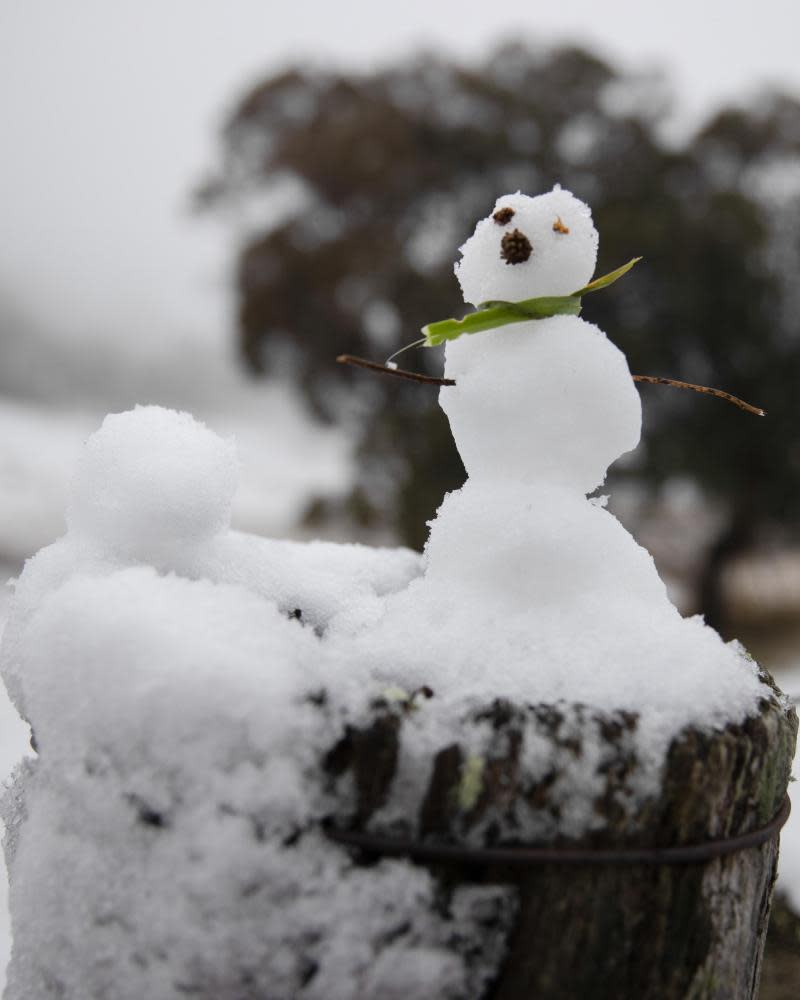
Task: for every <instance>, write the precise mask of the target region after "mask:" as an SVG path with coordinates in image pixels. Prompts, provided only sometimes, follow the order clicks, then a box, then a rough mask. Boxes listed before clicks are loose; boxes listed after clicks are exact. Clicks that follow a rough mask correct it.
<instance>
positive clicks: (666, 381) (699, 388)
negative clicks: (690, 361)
mask: <svg viewBox="0 0 800 1000" xmlns="http://www.w3.org/2000/svg"><path fill="white" fill-rule="evenodd" d="M632 378H633V381H634V382H650V383H652V384H653V385H673V386H675V388H676V389H692V390H693V391H694V392H704V393H705V394H706V395H707V396H716V397H717V399H726V400H727V401H728V402H729V403H733V405H734V406H738V407H739V409H740V410H746V411H747V412H748V413H755V415H756V416H757V417H765V416H766V415H767V411H766V410H762V409H761V407H760V406H751V404H750V403H745V401H744V400H743V399H739V397H738V396H733V395H731V393H729V392H723V391H722V389H710V388H709V387H708V386H707V385H695V384H694V383H693V382H679V381H678V379H675V378H660V377H659V376H658V375H633V376H632Z"/></svg>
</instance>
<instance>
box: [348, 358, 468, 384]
mask: <svg viewBox="0 0 800 1000" xmlns="http://www.w3.org/2000/svg"><path fill="white" fill-rule="evenodd" d="M336 360H337V361H338V362H339V364H340V365H355V366H356V367H357V368H366V369H368V370H369V371H371V372H380V373H381V374H382V375H396V376H397V377H398V378H406V379H409V381H411V382H423V383H424V384H425V385H455V384H456V380H455V379H454V378H436V377H435V376H433V375H419V374H417V372H407V371H405V370H404V369H403V368H388V367H387V366H386V365H379V364H378V363H377V361H367V360H366V358H357V357H355V356H354V355H352V354H340V355H339V357H338V358H337V359H336Z"/></svg>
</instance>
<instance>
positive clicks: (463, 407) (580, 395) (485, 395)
mask: <svg viewBox="0 0 800 1000" xmlns="http://www.w3.org/2000/svg"><path fill="white" fill-rule="evenodd" d="M446 352H447V354H446V357H447V361H446V367H445V374H446V375H447V377H448V378H454V379H455V380H456V384H455V385H454V386H443V387H442V388H441V390H440V392H439V402H440V405H441V407H442V409H443V410H444V411H445V413H446V414H447V417H448V419H449V421H450V428H451V430H452V432H453V437H454V438H455V440H456V444H457V445H458V450H459V453H460V455H461V458H462V460H463V462H464V465H465V467H466V469H467V472H468V473H469V475H470V477H471V478H473V479H481V480H487V481H488V480H491V481H493V482H497V483H508V482H520V483H536V482H548V483H553V484H560V485H565V486H571V487H574V488H575V489H577V490H580V491H581V492H582V493H588V492H590V491H592V490H593V489H594V488H595V487H596V486H598V485H599V484H600V483H602V482H603V480H604V479H605V475H606V469H607V468H608V466H609V465H610V464H611V463H612V462H613V461H614V460H615V459H616V458H618V457H619V456H620V455H621V454H623V453H624V452H626V451H630V450H631V449H632V448H635V447H636V445H637V443H638V441H639V433H640V429H641V401H640V398H639V393H638V392H637V391H636V386H635V384H634V382H633V380H632V378H631V375H630V372H629V370H628V365H627V362H626V360H625V355H624V354H623V353H622V352H621V351H620V350H619V349H618V348H617V347H615V346H614V345H613V344H612V343H611V342H610V341H609V340H608V339H607V338H606V336H605V334H604V333H603V332H602V331H601V330H599V329H598V328H597V327H596V326H592V325H591V324H589V323H585V322H584V321H583V320H581V319H579V318H578V317H577V316H553V317H552V318H550V319H543V320H533V321H531V322H527V323H515V324H512V325H510V326H505V327H501V328H499V329H496V330H490V331H488V332H486V333H480V334H473V335H467V336H462V337H460V338H459V339H458V340H454V341H451V342H449V343H448V344H447V348H446Z"/></svg>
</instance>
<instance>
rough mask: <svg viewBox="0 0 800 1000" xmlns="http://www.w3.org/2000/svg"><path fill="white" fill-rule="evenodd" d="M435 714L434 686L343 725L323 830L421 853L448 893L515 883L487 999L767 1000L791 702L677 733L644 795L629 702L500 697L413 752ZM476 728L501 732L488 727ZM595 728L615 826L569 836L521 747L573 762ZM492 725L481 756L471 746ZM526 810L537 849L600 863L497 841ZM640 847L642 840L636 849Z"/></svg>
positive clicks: (604, 806) (373, 846)
mask: <svg viewBox="0 0 800 1000" xmlns="http://www.w3.org/2000/svg"><path fill="white" fill-rule="evenodd" d="M434 711H436V700H435V698H434V699H431V700H430V701H428V702H423V703H421V704H419V705H418V706H417V703H416V702H415V707H414V708H413V709H411V708H409V707H408V706H406V708H405V709H403V708H398V707H397V706H394V705H389V704H387V703H385V702H384V703H380V702H379V703H376V705H375V706H374V714H373V718H372V720H371V722H370V723H369V724H368V725H365V726H362V727H360V728H352V727H351V728H349V729H348V731H347V732H346V733H345V735H344V736H343V738H342V740H341V741H340V742H339V744H338V745H337V746H336V747H334V748H333V749H332V750H331V753H330V754H329V756H328V759H327V762H326V767H327V770H328V772H329V774H330V776H331V788H332V791H333V793H334V795H337V794H339V795H340V798H339V801H340V802H341V803H342V806H341V809H340V810H339V811H338V813H337V814H336V815H335V816H332V817H331V830H330V832H331V836H333V837H334V839H339V840H342V841H344V842H345V843H349V844H350V846H351V849H352V850H353V851H354V852H356V854H357V855H359V856H365V857H375V856H376V855H382V854H386V853H390V854H395V853H396V854H400V855H403V854H409V853H410V854H411V856H412V857H415V860H416V863H418V864H425V865H427V866H428V867H429V869H430V870H431V871H432V872H433V873H434V874H435V875H436V877H437V878H438V879H439V881H440V885H441V887H442V890H443V893H444V894H445V895H446V893H447V888H448V886H453V885H458V884H463V883H466V882H476V881H477V882H484V883H509V882H510V883H513V884H514V885H515V886H516V887H517V889H518V898H519V909H518V912H517V917H516V922H515V925H514V927H513V929H512V931H511V933H510V936H509V939H508V951H507V954H506V958H505V960H504V962H503V965H502V967H501V968H500V970H499V973H498V975H497V977H496V980H495V981H494V983H493V984H492V986H491V987H490V988H489V990H488V992H487V993H485V994H484V997H483V998H482V1000H531V998H533V997H535V998H537V1000H551V998H552V1000H555V998H558V1000H571V998H575V1000H605V998H608V1000H612V998H613V1000H625V998H631V1000H633V998H636V1000H678V998H680V1000H686V998H692V1000H745V998H751V997H756V996H757V993H758V982H759V973H760V964H761V958H762V953H763V947H764V939H765V934H766V928H767V921H768V916H769V907H770V901H771V893H772V886H773V883H774V880H775V873H776V863H777V853H778V832H777V828H778V826H779V823H780V818H781V812H782V810H785V802H786V788H787V784H788V781H789V776H790V768H791V762H792V755H793V750H794V743H795V738H796V732H797V717H796V715H795V712H794V709H792V708H788V707H787V706H786V704H785V702H784V701H783V700H782V699H781V698H780V697H779V696H778V695H777V694H776V695H775V696H772V697H770V698H768V699H767V698H765V699H764V700H763V701H762V702H761V704H760V711H759V714H758V715H755V716H753V717H751V718H748V719H746V720H745V721H744V722H742V723H741V724H736V725H734V724H731V725H728V726H726V727H725V728H724V729H721V730H717V731H699V730H695V729H688V730H684V731H683V732H682V733H681V734H680V735H679V736H678V738H676V739H675V740H674V741H673V742H672V744H671V746H670V748H669V752H668V754H667V759H666V763H665V767H664V772H663V781H662V784H661V790H660V793H659V794H657V795H650V796H649V797H647V798H646V799H645V800H644V801H643V802H642V801H641V800H639V803H638V805H636V806H635V807H632V806H631V803H633V802H634V801H635V800H634V797H633V788H634V782H635V778H636V774H637V766H638V765H637V760H636V756H635V743H634V740H633V736H634V734H635V731H636V727H637V719H636V717H635V716H634V715H632V714H630V713H626V712H616V713H601V712H597V711H594V710H591V709H588V708H586V707H585V706H581V705H564V704H559V705H556V706H544V705H538V706H530V705H527V706H515V705H512V704H509V703H507V702H502V701H498V702H495V703H494V704H493V705H490V706H488V707H487V708H486V709H485V710H482V711H481V710H476V711H473V712H471V713H470V714H469V716H468V717H467V718H465V720H464V728H463V733H464V737H463V739H461V740H459V742H458V743H454V744H451V745H449V746H444V747H439V748H438V749H437V750H436V751H435V752H433V753H430V752H423V751H419V752H417V751H416V750H415V742H414V725H415V723H416V722H417V721H418V718H419V717H417V716H416V713H417V712H420V713H423V712H434ZM470 728H472V730H473V732H470ZM479 730H480V731H486V732H488V733H489V734H490V735H489V736H488V737H486V736H484V737H480V735H479ZM587 734H592V739H594V740H595V741H596V740H597V739H598V738H599V739H600V741H601V746H602V751H601V753H600V754H599V756H598V755H597V753H596V744H595V752H594V753H593V755H592V762H593V763H591V764H590V763H588V761H587V764H586V766H587V767H593V768H594V769H595V771H596V775H597V777H598V778H599V779H600V782H601V790H600V792H599V794H596V795H594V796H593V798H592V801H591V802H589V803H585V806H586V807H587V808H589V809H591V810H592V811H594V812H595V813H596V814H597V815H598V816H601V817H602V819H603V821H604V827H603V829H602V830H597V831H595V832H594V833H591V834H589V835H584V836H582V837H581V838H580V839H574V838H573V839H569V838H566V837H564V836H563V835H561V834H560V833H559V826H560V824H561V821H562V819H563V817H562V815H561V811H562V809H563V801H562V796H561V795H560V794H557V792H556V789H557V786H558V778H559V775H558V774H557V773H555V771H553V770H552V769H548V768H545V769H544V770H542V768H541V767H538V768H537V771H536V775H537V776H536V777H535V778H534V777H532V775H531V773H529V772H528V771H527V769H526V768H527V766H528V765H526V755H525V747H526V742H528V741H532V740H535V741H536V746H537V748H538V751H537V752H538V753H539V757H540V758H541V747H542V746H543V745H545V746H549V748H550V751H551V753H552V760H553V761H554V762H557V761H559V760H562V761H563V760H564V759H565V758H564V754H567V755H568V756H569V755H571V756H572V757H574V759H575V761H576V763H577V764H580V761H581V757H582V754H583V751H584V747H583V739H584V738H585V736H586V735H587ZM481 738H483V739H484V746H485V752H483V753H482V755H481V757H480V758H479V759H478V758H476V757H475V755H474V747H475V745H476V743H477V742H480V739H481ZM542 741H546V743H545V744H543V742H542ZM467 747H471V748H472V750H468V749H467ZM401 758H402V766H403V772H404V774H405V775H406V776H407V775H408V774H409V773H413V771H414V769H417V773H418V774H419V775H420V780H419V786H418V787H419V794H418V795H417V800H416V801H415V802H414V805H413V809H412V810H411V813H410V814H409V812H408V810H407V809H406V819H405V820H402V819H399V815H400V811H399V810H398V809H394V808H393V801H392V800H393V796H395V795H396V794H399V786H400V785H402V786H403V787H402V796H403V802H404V803H405V802H407V801H408V794H409V792H408V780H407V779H406V780H405V781H404V782H395V780H394V779H395V776H396V775H397V774H398V771H399V768H400V762H401ZM529 759H530V758H528V760H529ZM476 761H477V763H476ZM555 766H556V764H555V763H554V767H555ZM353 790H355V805H354V806H353ZM346 802H347V803H348V804H347V805H345V803H346ZM626 803H627V805H626ZM776 816H777V817H778V820H777V822H775V823H773V824H772V825H770V823H771V821H772V820H773V819H774V818H775V817H776ZM531 820H534V821H538V824H539V828H540V829H541V830H543V831H546V833H545V834H543V836H541V837H540V838H539V839H538V840H537V845H538V847H539V848H545V849H554V850H557V851H559V852H563V851H576V850H577V851H589V852H593V855H594V856H593V859H590V860H589V862H588V863H577V864H576V863H571V862H570V863H565V860H566V858H565V855H564V854H559V855H556V856H554V858H553V859H550V860H547V856H546V854H545V859H544V860H543V859H542V858H541V857H540V858H538V859H537V860H534V861H525V860H515V859H511V860H509V859H508V858H506V857H505V856H504V855H503V854H501V853H498V849H499V848H501V847H503V846H504V845H506V846H507V845H515V844H516V845H517V847H518V846H519V843H520V837H519V831H520V830H522V829H525V826H526V824H527V825H528V827H530V822H531ZM765 827H766V828H767V829H766V830H765V831H764V834H763V838H765V839H762V842H761V843H760V844H757V845H756V846H744V845H740V846H739V847H738V849H734V850H730V851H729V852H728V853H724V852H726V851H728V850H729V849H730V848H735V847H736V846H737V844H736V842H734V843H731V841H732V840H734V839H735V838H739V837H742V836H746V835H748V834H751V833H753V832H754V831H755V833H756V835H755V837H754V839H756V840H758V839H760V838H759V835H758V831H759V830H763V829H764V828H765ZM746 843H747V841H746V840H745V844H746ZM691 845H706V847H705V848H704V849H703V850H704V851H705V852H707V853H709V854H711V855H718V856H709V857H701V858H694V859H693V860H689V861H687V860H686V858H685V856H684V854H685V852H683V848H685V847H687V846H691ZM661 847H665V848H676V847H678V848H681V850H678V851H677V852H676V856H675V857H673V858H668V859H667V860H666V861H664V860H658V859H656V858H655V857H653V856H651V855H650V854H649V853H648V852H650V851H652V849H654V848H661ZM603 850H606V851H611V852H617V851H620V852H621V855H622V856H620V857H617V858H613V857H611V860H606V861H603V860H602V858H598V856H597V854H596V852H598V851H603ZM633 850H640V851H642V852H643V855H642V857H641V858H640V859H639V860H638V863H632V861H633V860H635V859H632V858H631V856H630V854H629V852H630V851H633ZM493 851H494V853H493ZM718 852H719V853H718ZM701 853H702V851H701ZM516 857H518V856H516ZM605 857H609V856H608V855H606V856H605ZM559 858H562V859H564V860H558V859H559ZM573 860H574V858H573ZM598 861H599V863H598Z"/></svg>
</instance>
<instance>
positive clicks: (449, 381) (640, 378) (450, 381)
mask: <svg viewBox="0 0 800 1000" xmlns="http://www.w3.org/2000/svg"><path fill="white" fill-rule="evenodd" d="M336 360H337V361H338V362H339V364H342V365H355V366H356V367H358V368H366V369H367V370H368V371H371V372H379V373H380V374H381V375H396V376H397V377H398V378H405V379H408V380H409V381H411V382H422V383H423V384H425V385H455V384H456V380H455V379H454V378H436V377H435V376H433V375H420V374H418V373H417V372H409V371H405V370H404V369H403V368H389V367H388V366H387V365H381V364H378V362H377V361H367V360H366V358H357V357H355V356H354V355H352V354H340V355H339V357H338V358H337V359H336ZM631 377H632V378H633V381H634V382H649V383H651V384H652V385H671V386H674V387H675V388H676V389H691V390H692V391H693V392H702V393H705V394H706V395H707V396H715V397H716V398H717V399H725V400H727V401H728V402H729V403H733V405H734V406H738V407H739V409H740V410H745V411H746V412H747V413H754V414H755V415H756V416H757V417H764V416H766V410H762V409H761V407H759V406H751V404H750V403H746V402H745V401H744V400H743V399H739V397H738V396H734V395H732V394H731V393H730V392H724V391H723V390H722V389H711V388H709V386H707V385H695V384H694V383H693V382H680V381H679V380H678V379H675V378H662V377H661V376H659V375H632V376H631Z"/></svg>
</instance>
